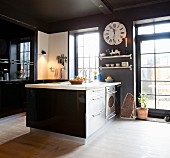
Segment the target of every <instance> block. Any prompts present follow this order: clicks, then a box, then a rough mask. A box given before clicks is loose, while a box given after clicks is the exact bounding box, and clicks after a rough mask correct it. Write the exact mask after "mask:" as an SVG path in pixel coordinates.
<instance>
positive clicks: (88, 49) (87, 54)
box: [84, 47, 91, 57]
mask: <svg viewBox="0 0 170 158" xmlns="http://www.w3.org/2000/svg"><path fill="white" fill-rule="evenodd" d="M90 53H91V48H90V47H84V57H90Z"/></svg>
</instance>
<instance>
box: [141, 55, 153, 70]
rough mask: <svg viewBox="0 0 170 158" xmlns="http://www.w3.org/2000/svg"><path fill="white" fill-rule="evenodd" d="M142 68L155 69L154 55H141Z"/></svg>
mask: <svg viewBox="0 0 170 158" xmlns="http://www.w3.org/2000/svg"><path fill="white" fill-rule="evenodd" d="M141 67H154V54H144V55H141Z"/></svg>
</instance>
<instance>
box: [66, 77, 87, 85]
mask: <svg viewBox="0 0 170 158" xmlns="http://www.w3.org/2000/svg"><path fill="white" fill-rule="evenodd" d="M69 82H70V83H71V84H82V83H83V82H84V78H82V77H77V78H74V79H71V80H69Z"/></svg>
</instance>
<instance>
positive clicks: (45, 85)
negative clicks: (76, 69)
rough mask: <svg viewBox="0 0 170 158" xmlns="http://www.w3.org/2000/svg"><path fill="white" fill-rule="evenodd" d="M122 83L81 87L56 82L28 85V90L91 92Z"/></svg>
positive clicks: (93, 84) (87, 84)
mask: <svg viewBox="0 0 170 158" xmlns="http://www.w3.org/2000/svg"><path fill="white" fill-rule="evenodd" d="M120 84H121V82H112V83H106V82H92V83H83V84H79V85H71V83H70V82H56V83H39V84H26V85H25V87H26V88H46V89H64V90H90V89H97V88H104V87H109V86H113V85H120Z"/></svg>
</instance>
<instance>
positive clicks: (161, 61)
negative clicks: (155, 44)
mask: <svg viewBox="0 0 170 158" xmlns="http://www.w3.org/2000/svg"><path fill="white" fill-rule="evenodd" d="M156 66H157V67H160V66H170V53H161V54H156Z"/></svg>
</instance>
